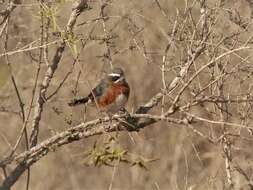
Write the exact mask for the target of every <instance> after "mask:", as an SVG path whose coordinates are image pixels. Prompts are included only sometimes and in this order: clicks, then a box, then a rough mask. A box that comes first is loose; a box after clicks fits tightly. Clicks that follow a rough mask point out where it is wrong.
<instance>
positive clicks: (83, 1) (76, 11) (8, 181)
mask: <svg viewBox="0 0 253 190" xmlns="http://www.w3.org/2000/svg"><path fill="white" fill-rule="evenodd" d="M86 8H88V5H87V0H79V1H78V2H76V3H75V4H74V6H73V8H72V13H71V15H70V18H69V21H68V24H67V26H66V30H65V33H72V31H73V28H74V25H75V23H76V20H77V17H78V16H79V15H80V14H81V12H82V11H84V9H86ZM65 46H66V40H65V39H63V40H62V42H61V43H60V45H59V46H58V48H57V49H56V52H55V55H54V58H53V60H52V63H51V65H49V66H48V69H47V71H46V73H45V76H44V79H43V82H42V85H41V87H40V89H39V95H38V98H37V101H36V105H35V109H34V118H33V122H32V133H31V136H30V145H31V147H34V146H35V145H36V144H37V139H38V133H39V123H40V120H41V114H42V111H43V106H44V103H45V97H46V92H47V89H48V87H49V85H50V82H51V79H52V78H53V76H54V73H55V71H56V69H57V67H58V64H59V62H60V60H61V58H62V55H63V52H64V49H65ZM32 163H34V161H30V162H29V161H27V160H26V159H24V160H22V161H21V162H20V163H19V164H18V165H17V167H16V168H15V169H14V170H13V171H12V172H11V173H10V174H9V175H8V176H7V177H6V178H5V180H4V181H3V183H2V186H0V189H10V188H11V186H13V185H14V183H15V182H16V181H17V180H18V178H19V177H20V176H21V175H22V174H23V172H24V171H25V170H26V169H27V168H28V167H29V166H30V165H31V164H32Z"/></svg>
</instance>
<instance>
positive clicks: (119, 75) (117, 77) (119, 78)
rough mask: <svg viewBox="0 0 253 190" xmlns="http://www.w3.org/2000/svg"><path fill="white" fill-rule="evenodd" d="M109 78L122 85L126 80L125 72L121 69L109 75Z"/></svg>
mask: <svg viewBox="0 0 253 190" xmlns="http://www.w3.org/2000/svg"><path fill="white" fill-rule="evenodd" d="M108 78H109V80H110V81H112V82H113V83H115V84H119V83H122V82H123V81H124V80H125V77H124V73H123V70H122V69H120V68H115V69H114V70H113V71H112V73H110V74H108Z"/></svg>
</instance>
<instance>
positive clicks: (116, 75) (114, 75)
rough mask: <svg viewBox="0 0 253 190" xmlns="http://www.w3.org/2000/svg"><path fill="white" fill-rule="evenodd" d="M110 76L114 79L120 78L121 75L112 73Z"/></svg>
mask: <svg viewBox="0 0 253 190" xmlns="http://www.w3.org/2000/svg"><path fill="white" fill-rule="evenodd" d="M109 76H112V77H120V74H118V73H111V74H109Z"/></svg>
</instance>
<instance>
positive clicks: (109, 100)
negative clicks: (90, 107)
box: [68, 68, 130, 114]
mask: <svg viewBox="0 0 253 190" xmlns="http://www.w3.org/2000/svg"><path fill="white" fill-rule="evenodd" d="M129 94H130V88H129V85H128V83H127V81H126V79H125V75H124V72H123V70H122V69H121V68H114V69H113V70H112V72H111V73H109V74H108V75H106V77H105V78H104V79H102V80H101V81H100V83H99V84H98V85H97V86H96V87H95V88H94V89H93V90H92V91H91V92H90V93H89V95H88V96H86V97H81V98H76V99H73V100H72V101H70V102H69V103H68V105H69V106H76V105H79V104H86V103H90V102H92V103H95V105H96V106H97V107H98V109H99V110H100V111H105V112H107V113H108V114H114V113H116V112H118V111H119V110H121V109H122V108H124V107H125V105H126V103H127V100H128V97H129Z"/></svg>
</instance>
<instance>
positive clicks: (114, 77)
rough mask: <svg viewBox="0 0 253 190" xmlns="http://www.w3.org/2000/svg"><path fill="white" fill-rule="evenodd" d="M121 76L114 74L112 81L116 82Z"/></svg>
mask: <svg viewBox="0 0 253 190" xmlns="http://www.w3.org/2000/svg"><path fill="white" fill-rule="evenodd" d="M119 78H120V76H113V77H112V81H113V82H115V81H116V80H118V79H119Z"/></svg>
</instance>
